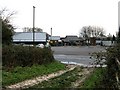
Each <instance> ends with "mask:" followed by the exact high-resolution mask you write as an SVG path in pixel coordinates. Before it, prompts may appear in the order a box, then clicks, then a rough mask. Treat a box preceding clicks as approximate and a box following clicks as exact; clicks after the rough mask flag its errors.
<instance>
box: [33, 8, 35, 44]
mask: <svg viewBox="0 0 120 90" xmlns="http://www.w3.org/2000/svg"><path fill="white" fill-rule="evenodd" d="M34 44H35V6H33V45H34Z"/></svg>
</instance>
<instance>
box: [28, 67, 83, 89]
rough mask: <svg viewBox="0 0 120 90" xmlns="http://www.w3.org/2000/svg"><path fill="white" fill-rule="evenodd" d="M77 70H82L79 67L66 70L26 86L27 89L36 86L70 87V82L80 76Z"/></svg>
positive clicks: (35, 87)
mask: <svg viewBox="0 0 120 90" xmlns="http://www.w3.org/2000/svg"><path fill="white" fill-rule="evenodd" d="M78 72H82V69H81V68H80V67H79V68H75V69H74V70H72V71H69V72H66V73H65V74H63V75H61V76H58V77H55V78H52V79H49V80H48V81H43V82H42V83H40V84H38V85H35V86H33V87H30V88H28V90H29V89H31V90H32V89H37V88H70V87H71V83H72V82H75V81H76V80H77V79H79V78H80V77H81V76H80V75H79V73H78Z"/></svg>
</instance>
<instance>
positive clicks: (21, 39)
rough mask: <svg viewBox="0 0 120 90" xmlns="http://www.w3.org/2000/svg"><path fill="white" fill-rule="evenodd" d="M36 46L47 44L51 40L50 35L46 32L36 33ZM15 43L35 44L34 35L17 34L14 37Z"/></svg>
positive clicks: (27, 33)
mask: <svg viewBox="0 0 120 90" xmlns="http://www.w3.org/2000/svg"><path fill="white" fill-rule="evenodd" d="M34 36H35V39H34V44H40V43H42V44H46V42H47V40H48V39H49V35H48V34H47V33H46V32H35V33H34ZM13 43H16V44H20V43H24V44H33V33H32V32H16V33H15V35H14V36H13Z"/></svg>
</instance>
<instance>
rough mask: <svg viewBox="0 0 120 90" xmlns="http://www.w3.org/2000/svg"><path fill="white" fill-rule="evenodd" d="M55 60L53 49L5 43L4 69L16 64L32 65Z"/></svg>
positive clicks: (3, 51) (3, 54) (3, 52)
mask: <svg viewBox="0 0 120 90" xmlns="http://www.w3.org/2000/svg"><path fill="white" fill-rule="evenodd" d="M52 61H54V57H53V54H52V51H51V50H50V49H48V48H37V47H28V46H21V45H9V46H8V45H3V48H2V66H3V69H12V68H14V67H16V66H22V67H25V66H32V65H33V64H39V65H41V64H47V63H50V62H52Z"/></svg>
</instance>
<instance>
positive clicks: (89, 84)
mask: <svg viewBox="0 0 120 90" xmlns="http://www.w3.org/2000/svg"><path fill="white" fill-rule="evenodd" d="M105 70H106V68H96V69H95V70H94V71H93V72H92V74H91V75H90V76H89V77H88V78H86V80H85V81H84V82H83V85H82V86H80V87H81V88H97V85H100V83H101V81H102V80H103V75H104V73H105Z"/></svg>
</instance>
